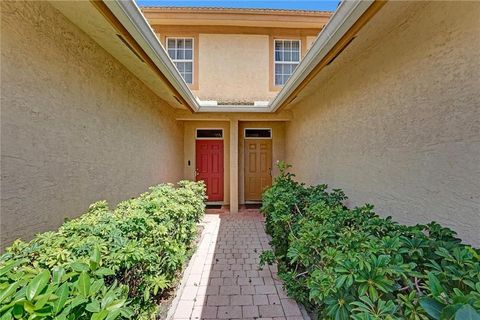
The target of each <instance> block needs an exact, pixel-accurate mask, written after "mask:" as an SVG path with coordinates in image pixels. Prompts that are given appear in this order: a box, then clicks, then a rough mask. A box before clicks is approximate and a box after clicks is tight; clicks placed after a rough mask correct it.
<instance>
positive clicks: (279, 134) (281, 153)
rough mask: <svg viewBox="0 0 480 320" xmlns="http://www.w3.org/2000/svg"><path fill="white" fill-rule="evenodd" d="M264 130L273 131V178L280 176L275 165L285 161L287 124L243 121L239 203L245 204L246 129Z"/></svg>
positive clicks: (239, 144)
mask: <svg viewBox="0 0 480 320" xmlns="http://www.w3.org/2000/svg"><path fill="white" fill-rule="evenodd" d="M248 128H263V129H272V177H275V176H277V175H278V169H277V167H276V166H275V163H276V162H277V161H279V160H285V122H278V121H276V122H273V121H262V122H253V121H242V122H240V123H239V131H240V132H239V135H238V137H239V141H238V164H239V165H238V180H239V181H238V192H239V194H240V196H239V202H240V203H245V153H244V152H245V144H244V142H245V129H248Z"/></svg>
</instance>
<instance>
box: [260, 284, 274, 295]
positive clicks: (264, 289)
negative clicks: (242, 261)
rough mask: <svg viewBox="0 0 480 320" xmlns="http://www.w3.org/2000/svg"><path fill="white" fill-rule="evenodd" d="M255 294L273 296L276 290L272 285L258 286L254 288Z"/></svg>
mask: <svg viewBox="0 0 480 320" xmlns="http://www.w3.org/2000/svg"><path fill="white" fill-rule="evenodd" d="M255 293H256V294H274V293H277V289H276V288H275V286H272V285H260V286H255Z"/></svg>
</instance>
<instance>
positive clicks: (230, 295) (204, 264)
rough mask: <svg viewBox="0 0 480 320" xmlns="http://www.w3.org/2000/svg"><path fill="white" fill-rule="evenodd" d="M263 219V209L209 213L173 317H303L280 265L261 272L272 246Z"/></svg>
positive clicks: (179, 293) (173, 310) (182, 284)
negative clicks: (287, 290)
mask: <svg viewBox="0 0 480 320" xmlns="http://www.w3.org/2000/svg"><path fill="white" fill-rule="evenodd" d="M263 221H264V219H263V217H262V216H261V215H260V214H259V213H258V210H244V211H242V212H241V213H239V214H235V215H233V214H207V215H206V216H205V219H204V223H203V225H204V227H205V229H204V231H203V233H202V238H201V240H200V243H199V245H198V248H197V251H196V253H195V254H194V255H193V257H192V259H191V261H190V263H189V265H188V267H187V269H186V270H185V273H184V276H183V279H182V283H181V285H180V288H179V290H178V294H177V297H176V298H175V300H174V301H173V303H172V306H171V308H170V311H169V314H168V319H177V320H180V319H291V320H296V319H299V320H300V319H303V317H302V313H301V312H300V309H299V307H298V305H297V303H296V302H295V301H294V300H292V299H288V297H287V296H286V295H285V292H284V291H283V289H282V284H281V282H280V281H279V280H278V278H277V273H276V272H277V269H276V267H275V266H270V267H264V268H263V270H259V267H258V262H259V255H260V253H261V252H262V250H265V249H269V248H270V246H269V244H268V241H269V239H268V236H267V235H266V234H265V231H264V223H263Z"/></svg>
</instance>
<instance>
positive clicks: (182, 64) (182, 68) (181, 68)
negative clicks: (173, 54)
mask: <svg viewBox="0 0 480 320" xmlns="http://www.w3.org/2000/svg"><path fill="white" fill-rule="evenodd" d="M175 65H176V66H177V69H178V71H179V72H180V73H182V72H185V62H175Z"/></svg>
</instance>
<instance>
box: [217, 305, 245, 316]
mask: <svg viewBox="0 0 480 320" xmlns="http://www.w3.org/2000/svg"><path fill="white" fill-rule="evenodd" d="M217 317H218V318H219V319H241V318H242V307H240V306H225V307H219V308H218V312H217Z"/></svg>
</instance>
